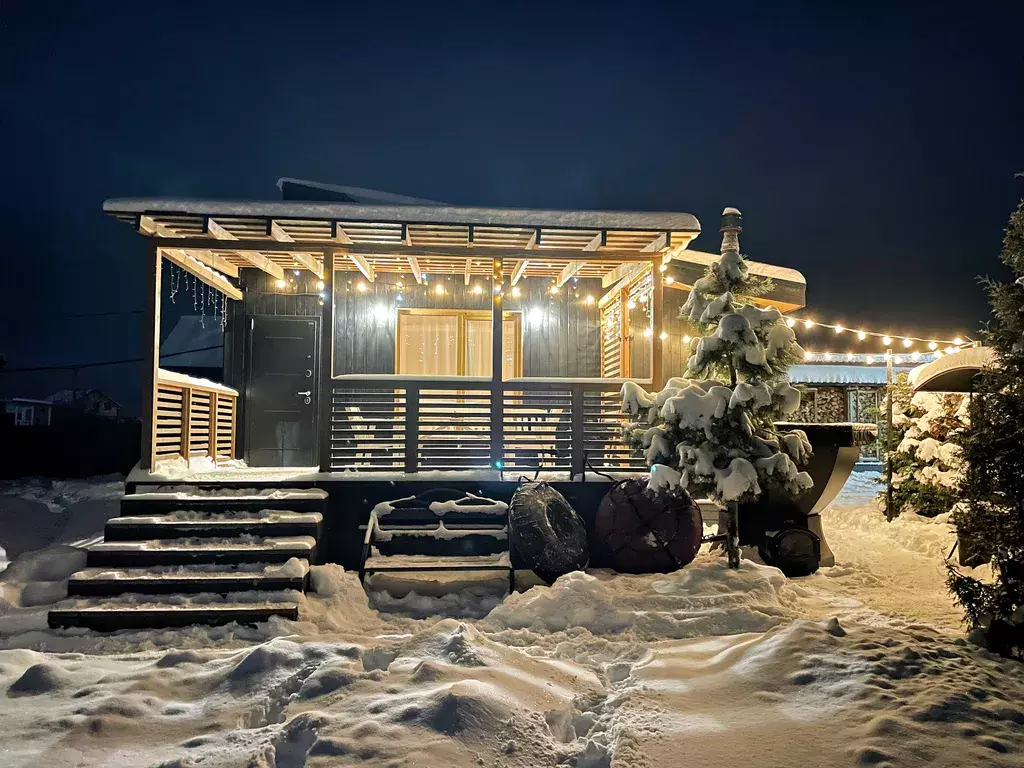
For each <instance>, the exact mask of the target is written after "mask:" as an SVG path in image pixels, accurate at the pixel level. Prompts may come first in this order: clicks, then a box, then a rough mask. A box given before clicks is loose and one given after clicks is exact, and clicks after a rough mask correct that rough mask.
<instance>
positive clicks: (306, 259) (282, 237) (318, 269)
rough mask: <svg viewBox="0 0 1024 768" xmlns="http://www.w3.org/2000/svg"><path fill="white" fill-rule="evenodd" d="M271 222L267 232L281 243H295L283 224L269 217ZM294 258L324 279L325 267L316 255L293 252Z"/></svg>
mask: <svg viewBox="0 0 1024 768" xmlns="http://www.w3.org/2000/svg"><path fill="white" fill-rule="evenodd" d="M268 221H269V222H270V223H269V225H268V226H267V234H268V235H269V236H270V237H272V238H273V239H274V240H276V241H277V242H279V243H294V242H295V238H294V237H292V236H291V235H289V234H288V233H287V232H285V231H284V230H283V229H282V228H281V225H280V224H278V223H277V222H276V221H274V220H273V219H268ZM292 258H293V259H295V261H297V262H298V263H299V264H300V265H301V266H302V267H303V268H305V269H308V270H309V271H310V272H312V273H313V274H314V275H316V276H317V277H319V278H320V279H321V280H323V279H324V268H323V267H322V266H321V265H320V263H319V262H318V261H317V260H316V257H315V256H312V255H310V254H308V253H293V254H292Z"/></svg>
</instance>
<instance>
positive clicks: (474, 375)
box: [104, 198, 805, 481]
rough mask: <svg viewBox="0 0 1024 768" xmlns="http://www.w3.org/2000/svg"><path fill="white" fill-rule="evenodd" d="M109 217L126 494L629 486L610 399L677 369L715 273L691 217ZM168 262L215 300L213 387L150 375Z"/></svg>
mask: <svg viewBox="0 0 1024 768" xmlns="http://www.w3.org/2000/svg"><path fill="white" fill-rule="evenodd" d="M104 210H105V211H106V212H107V213H109V214H110V215H112V216H114V217H115V218H117V219H118V220H120V221H123V222H125V223H126V224H128V225H129V226H131V227H133V228H134V229H135V230H136V231H137V232H138V233H139V234H140V235H142V236H143V237H145V238H146V241H147V244H148V246H149V247H148V251H147V257H146V259H145V268H146V269H147V272H148V278H147V285H148V288H149V292H150V296H149V311H148V314H147V316H146V323H147V328H148V330H147V334H146V338H147V339H148V340H149V341H150V343H149V344H148V345H147V349H146V355H147V357H148V359H149V361H150V362H149V364H148V365H146V367H145V370H144V399H143V414H142V419H143V453H142V463H141V469H142V470H143V472H142V473H141V474H137V475H136V476H135V477H136V478H138V477H142V478H145V477H146V476H147V473H148V474H150V475H157V476H158V475H159V473H160V467H161V465H162V464H164V463H166V462H168V461H173V460H177V461H178V462H179V463H180V462H181V460H182V459H187V460H192V461H194V460H195V459H196V458H198V457H206V458H208V459H212V460H213V461H214V462H216V463H217V464H219V465H222V466H223V465H227V464H228V463H229V462H231V460H244V462H245V463H246V464H247V465H248V467H250V468H252V467H261V468H269V467H274V468H294V469H295V470H296V472H298V470H300V469H301V470H302V471H303V472H305V474H306V475H307V476H310V477H312V476H315V477H316V478H317V479H319V480H339V481H347V480H353V479H367V478H369V477H374V476H377V477H383V476H384V475H387V476H389V477H391V476H393V475H394V474H395V473H398V474H400V475H401V476H402V477H405V478H409V479H415V478H416V477H417V476H419V477H423V476H424V475H423V473H425V472H438V471H442V472H448V473H474V472H477V473H479V472H480V471H489V472H491V473H492V474H495V473H498V472H500V473H512V474H511V475H509V477H510V478H511V477H514V476H517V475H518V474H530V473H533V472H536V471H538V470H539V471H544V472H545V473H558V475H557V476H558V477H560V478H564V479H565V480H570V479H572V478H575V477H578V476H580V475H582V474H583V473H584V472H587V471H600V472H609V471H623V470H630V469H638V468H640V466H641V465H640V464H639V460H638V459H637V458H636V457H634V456H632V455H631V454H630V452H629V451H628V450H627V449H626V448H625V446H623V445H622V443H621V442H620V441H619V434H618V433H619V427H620V424H621V421H622V416H621V414H620V412H619V411H620V408H619V395H618V393H619V390H620V388H621V386H622V382H623V380H624V379H634V380H637V381H639V382H640V383H641V384H643V385H644V386H645V387H648V388H650V387H658V386H659V385H660V384H662V383H663V382H664V381H665V380H666V379H667V378H668V377H670V376H674V375H681V374H682V373H683V371H684V367H685V361H686V359H687V357H688V354H689V352H688V347H689V340H690V339H689V334H690V333H692V329H691V328H690V327H689V326H688V324H687V323H686V322H685V321H683V320H682V319H680V317H679V314H680V312H679V310H680V307H681V306H682V304H683V303H684V301H685V300H686V296H687V292H688V290H689V288H690V286H692V284H693V282H694V280H696V279H697V278H698V277H700V276H701V275H702V274H703V273H704V271H705V269H706V267H707V266H708V264H710V263H711V262H712V261H713V260H714V259H715V258H717V256H716V255H714V254H711V253H704V252H700V251H695V250H693V249H691V248H690V245H691V243H692V241H693V240H694V238H695V237H697V235H698V234H699V233H700V225H699V223H698V222H697V219H696V218H695V217H694V216H692V215H690V214H688V213H638V212H613V211H550V210H526V209H500V208H479V207H463V206H451V205H441V204H432V203H430V202H429V201H428V202H420V201H416V202H409V203H400V204H395V203H378V202H372V203H359V202H339V201H318V202H303V201H277V202H234V201H225V200H188V199H163V198H128V199H113V200H108V201H106V202H105V203H104ZM165 265H173V267H174V268H175V269H178V270H183V271H184V273H187V275H189V276H190V278H191V279H194V280H196V281H200V282H201V284H202V286H203V288H204V290H207V291H209V290H210V289H212V290H213V291H216V292H217V294H218V299H219V300H221V301H226V304H227V306H228V308H227V311H226V318H225V320H226V322H225V353H224V380H223V382H204V381H202V380H196V379H192V378H190V377H187V376H182V375H180V374H173V373H170V372H168V371H165V370H162V369H161V368H160V367H159V366H158V363H157V361H158V360H159V359H160V349H159V318H160V311H161V303H162V301H163V300H164V297H165V296H166V294H167V291H168V286H167V285H165V284H164V283H165V282H167V281H168V280H169V279H170V278H168V277H167V276H166V274H165ZM751 269H752V270H753V271H754V272H756V273H758V274H761V275H764V276H768V277H771V278H772V281H773V285H774V288H773V290H772V292H771V293H770V294H768V295H767V296H765V297H764V298H763V299H760V300H759V301H762V302H764V303H765V304H773V305H775V306H777V307H779V308H780V309H781V310H783V311H787V312H788V311H792V310H795V309H798V308H800V307H802V306H803V304H804V295H805V284H804V279H803V277H802V275H801V274H800V273H799V272H797V271H795V270H791V269H786V268H782V267H777V266H771V265H767V264H762V263H757V262H752V263H751ZM198 284H199V283H197V285H198ZM221 296H223V297H224V298H223V299H221V298H220V297H221ZM231 463H232V466H234V465H235V463H234V462H231ZM238 472H239V471H238V470H237V469H236V470H234V471H227V470H225V473H224V474H223V478H224V479H225V480H228V479H232V478H235V479H238V478H239V477H242V476H241V475H239V474H238ZM254 476H255V475H254ZM292 476H293V477H297V476H298V475H297V474H295V473H293V475H292ZM465 476H467V477H476V476H479V475H471V474H470V475H465ZM549 476H550V475H549ZM498 477H499V478H500V477H504V474H498ZM208 479H214V478H213V477H212V476H211V477H210V478H208ZM243 479H244V478H243Z"/></svg>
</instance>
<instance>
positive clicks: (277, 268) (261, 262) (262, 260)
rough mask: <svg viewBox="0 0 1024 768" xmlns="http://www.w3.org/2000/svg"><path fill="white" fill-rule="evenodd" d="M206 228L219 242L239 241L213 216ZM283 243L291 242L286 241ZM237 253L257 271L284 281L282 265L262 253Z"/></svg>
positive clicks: (208, 219)
mask: <svg viewBox="0 0 1024 768" xmlns="http://www.w3.org/2000/svg"><path fill="white" fill-rule="evenodd" d="M204 228H205V230H206V232H207V233H208V234H210V235H212V236H213V237H215V238H216V239H217V240H234V241H237V240H238V238H237V237H235V236H234V235H232V234H231V233H230V232H228V231H227V230H226V229H224V227H222V226H221V225H220V224H218V223H217V220H216V219H214V218H213V217H211V216H207V217H206V219H205V223H204ZM281 242H289V241H287V240H284V241H281ZM237 253H238V256H239V257H240V258H243V259H245V260H246V261H248V262H249V263H250V264H252V265H253V266H254V267H256V268H257V269H262V270H263V271H264V272H266V273H267V274H268V275H270V276H271V277H273V278H276V279H277V280H283V279H284V269H283V268H282V267H281V265H280V264H275V263H274V262H272V261H271V260H270V259H268V258H267V257H266V256H264V255H263V254H262V253H259V252H258V251H256V252H253V251H237Z"/></svg>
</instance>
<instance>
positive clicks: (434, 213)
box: [103, 197, 700, 232]
mask: <svg viewBox="0 0 1024 768" xmlns="http://www.w3.org/2000/svg"><path fill="white" fill-rule="evenodd" d="M103 210H104V211H105V212H107V213H114V214H118V213H120V214H125V213H130V214H142V213H175V214H184V215H193V216H234V217H246V216H258V217H267V218H287V219H340V220H345V221H367V222H392V223H417V224H454V225H459V224H462V225H466V224H474V225H478V226H506V227H509V226H510V227H565V228H573V229H579V228H582V229H637V230H644V231H670V232H700V222H698V221H697V218H696V217H695V216H694V215H693V214H691V213H671V212H670V213H655V212H646V211H553V210H539V209H532V208H481V207H477V206H456V205H434V204H431V205H424V204H422V203H418V204H402V205H393V204H390V205H387V204H359V203H337V202H300V201H283V202H268V201H258V200H208V199H207V200H204V199H199V198H185V197H123V198H112V199H110V200H105V201H104V202H103Z"/></svg>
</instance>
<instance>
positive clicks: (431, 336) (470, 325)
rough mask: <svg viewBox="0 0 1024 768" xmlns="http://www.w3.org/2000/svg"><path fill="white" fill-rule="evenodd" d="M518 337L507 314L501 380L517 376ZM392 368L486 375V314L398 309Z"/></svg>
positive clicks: (516, 324)
mask: <svg viewBox="0 0 1024 768" xmlns="http://www.w3.org/2000/svg"><path fill="white" fill-rule="evenodd" d="M521 338H522V337H521V324H520V316H519V314H518V313H513V312H506V313H505V318H504V321H503V323H502V356H501V359H502V371H501V373H502V378H504V379H511V378H514V377H515V376H518V375H520V371H521V369H522V352H521V350H522V343H521ZM395 370H396V372H397V373H406V374H414V375H420V376H484V377H487V376H490V375H491V317H490V313H489V312H479V311H470V310H445V311H443V312H437V311H432V310H416V309H407V310H400V311H399V313H398V336H397V349H396V367H395Z"/></svg>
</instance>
